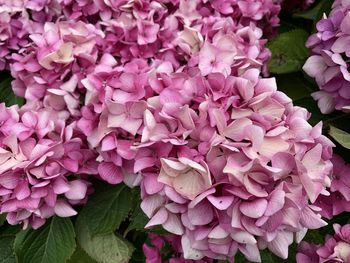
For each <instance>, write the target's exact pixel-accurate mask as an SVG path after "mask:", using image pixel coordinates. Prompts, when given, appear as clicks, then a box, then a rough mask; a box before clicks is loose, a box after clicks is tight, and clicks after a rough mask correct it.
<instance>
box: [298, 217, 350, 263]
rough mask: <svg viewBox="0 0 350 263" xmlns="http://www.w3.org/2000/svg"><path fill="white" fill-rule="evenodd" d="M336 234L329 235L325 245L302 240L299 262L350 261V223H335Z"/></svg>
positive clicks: (299, 249)
mask: <svg viewBox="0 0 350 263" xmlns="http://www.w3.org/2000/svg"><path fill="white" fill-rule="evenodd" d="M333 228H334V231H335V234H334V236H327V237H326V240H325V243H324V244H323V245H315V244H309V243H307V242H302V243H301V244H300V246H299V248H298V254H297V263H322V262H349V261H350V225H345V226H340V225H338V224H334V225H333Z"/></svg>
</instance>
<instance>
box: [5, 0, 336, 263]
mask: <svg viewBox="0 0 350 263" xmlns="http://www.w3.org/2000/svg"><path fill="white" fill-rule="evenodd" d="M0 1H1V0H0ZM56 1H57V2H55V0H52V2H50V1H49V2H47V3H46V2H45V3H44V2H43V1H35V0H33V1H18V6H21V11H18V12H19V13H18V14H17V13H16V15H13V16H10V20H9V21H10V23H6V24H7V25H8V24H11V23H12V22H11V21H12V19H17V18H18V17H21V16H24V14H26V13H27V12H28V10H27V9H30V8H31V6H32V5H35V4H37V5H39V7H35V8H36V9H35V10H36V11H38V12H39V13H38V14H42V12H43V14H42V15H38V17H39V18H40V19H42V20H40V19H39V18H34V17H35V16H33V15H32V14H31V15H30V16H29V17H30V19H32V20H33V21H37V20H38V23H41V26H40V28H39V27H38V30H33V31H30V30H27V29H26V28H25V27H23V26H20V28H24V29H23V30H24V31H25V33H23V34H22V35H23V39H25V40H24V42H23V43H24V44H23V45H22V44H21V45H20V46H18V48H17V47H16V48H13V49H11V50H14V51H16V50H18V49H19V48H20V50H19V51H18V52H14V53H13V54H12V55H11V59H10V60H6V61H5V62H4V63H8V65H9V67H10V70H11V74H12V76H13V78H14V80H13V82H12V87H13V90H14V92H15V94H16V95H17V96H21V97H24V98H25V99H26V104H25V105H24V106H23V107H21V108H18V107H17V106H12V107H9V108H6V107H5V106H4V105H2V106H1V108H0V110H1V111H0V112H1V114H0V118H1V122H0V123H1V126H0V135H1V137H0V139H1V140H0V141H1V144H0V147H1V148H0V154H1V155H0V157H1V159H0V160H1V163H0V187H1V188H0V212H1V213H2V212H6V213H8V215H7V220H8V221H9V222H10V223H11V224H17V223H23V224H24V226H27V225H32V226H33V227H39V226H40V225H42V224H43V223H44V222H45V219H46V218H48V217H50V216H52V215H55V214H56V215H58V216H71V215H74V214H75V213H76V212H75V210H74V209H73V207H72V206H73V205H75V204H81V203H84V202H85V201H86V198H87V194H89V193H90V192H91V188H90V184H89V176H94V177H97V178H99V179H102V180H104V181H106V182H108V183H110V184H118V183H121V182H123V181H124V182H125V183H126V184H128V185H129V186H139V185H140V187H141V198H142V204H141V208H142V209H143V211H144V212H145V214H146V215H147V216H148V217H149V218H150V221H149V222H148V224H147V227H152V226H155V225H162V226H163V228H164V229H166V230H167V231H168V232H170V233H171V234H173V235H175V236H173V237H171V238H172V239H173V240H175V241H176V244H177V245H174V249H175V251H178V252H179V253H182V254H183V259H182V256H180V262H182V261H181V260H185V259H186V260H201V259H203V260H207V258H211V259H233V258H234V255H235V254H236V252H237V251H241V252H242V253H243V254H244V255H245V256H246V258H247V259H248V260H251V261H255V262H259V261H260V260H261V258H260V253H259V250H261V249H265V248H268V249H269V250H271V251H272V252H273V253H275V254H276V255H278V256H280V257H282V258H287V256H288V246H289V245H290V244H291V243H293V241H294V240H295V241H297V242H299V241H300V240H301V239H302V237H303V236H304V234H305V233H306V231H307V230H308V229H316V228H319V227H321V226H324V225H325V222H324V221H323V220H322V219H321V215H320V208H319V207H318V206H317V205H316V204H315V201H316V200H317V199H318V197H319V196H322V195H328V194H329V193H328V191H327V190H326V188H327V187H329V186H331V178H330V174H331V171H332V163H331V161H330V159H331V156H332V147H333V146H334V145H333V143H332V142H331V141H330V140H328V139H327V138H326V137H325V136H323V135H322V133H321V132H322V123H319V124H317V125H316V126H315V127H312V126H311V125H310V124H308V122H307V120H308V118H309V113H308V112H307V111H306V110H305V109H303V108H300V107H295V106H293V104H292V101H291V99H290V98H288V97H287V96H286V95H285V94H284V93H282V92H279V91H277V86H276V82H275V79H273V78H262V75H266V74H267V68H266V62H267V60H268V59H269V57H270V52H269V50H268V49H266V48H265V43H266V40H265V39H263V37H264V36H267V35H268V34H269V33H271V31H272V28H274V27H276V26H277V25H278V17H277V14H278V12H279V9H280V5H279V3H276V2H275V1H272V0H261V1H258V0H248V1H247V0H244V1H243V0H228V1H221V0H217V1H216V0H214V1H207V0H194V1H192V0H158V1H146V0H138V1H134V0H121V1H114V2H113V1H107V0H105V1H102V0H99V1H90V0H79V1H70V0H56ZM51 3H52V6H55V7H56V6H57V10H58V11H57V12H56V11H55V12H54V13H52V12H51V11H50V10H52V9H51V8H49V7H50V6H51ZM46 4H47V5H46ZM56 4H57V5H56ZM16 5H17V4H16ZM5 6H7V5H5ZM53 10H56V9H53ZM5 12H7V13H8V12H9V11H5ZM46 12H47V13H46ZM33 14H34V13H33ZM46 17H47V18H46ZM56 18H57V19H56ZM32 20H30V21H32ZM4 32H5V35H6V34H7V33H6V32H7V31H4ZM13 32H15V31H13ZM13 32H12V31H11V34H7V35H9V36H11V38H5V37H4V42H1V45H0V46H4V47H5V48H7V49H6V50H7V51H6V52H7V53H6V56H7V54H11V51H8V50H10V49H8V43H10V42H11V41H12V40H10V39H12V37H14V39H15V42H16V41H17V42H18V41H19V42H21V41H22V37H18V36H16V34H14V33H13ZM7 35H6V36H7ZM8 39H9V40H8ZM0 40H1V39H0ZM1 41H2V40H1ZM25 41H27V42H25ZM6 59H7V57H6ZM175 241H174V242H175ZM154 242H155V243H154V244H155V247H156V249H154V248H152V247H147V246H145V248H144V249H145V252H146V254H148V256H149V257H150V258H156V259H155V260H157V257H158V250H159V248H160V245H158V243H161V242H160V241H159V240H158V241H157V240H156V238H155V240H154ZM150 260H151V261H150V262H152V259H150ZM185 262H187V261H185ZM190 262H191V261H190Z"/></svg>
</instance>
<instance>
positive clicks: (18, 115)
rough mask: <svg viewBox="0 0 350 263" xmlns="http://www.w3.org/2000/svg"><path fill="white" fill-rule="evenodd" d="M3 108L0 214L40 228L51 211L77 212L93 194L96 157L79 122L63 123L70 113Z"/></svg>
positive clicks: (52, 213)
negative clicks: (79, 130)
mask: <svg viewBox="0 0 350 263" xmlns="http://www.w3.org/2000/svg"><path fill="white" fill-rule="evenodd" d="M0 107H1V119H2V121H1V127H0V133H1V148H0V152H1V155H0V173H1V175H0V212H1V213H7V221H8V222H9V223H10V224H18V223H23V227H24V228H26V227H27V226H28V225H31V226H32V227H34V228H38V227H40V226H41V225H42V224H44V222H45V219H46V218H48V217H50V216H52V215H58V216H61V217H67V216H72V215H75V214H76V211H75V210H74V209H73V207H72V206H73V205H76V204H82V203H84V202H85V201H86V200H87V194H88V193H89V192H91V191H90V190H91V189H90V183H89V182H88V181H87V180H86V179H87V175H88V174H96V172H97V170H96V168H97V163H96V161H95V160H94V159H96V156H95V154H94V153H93V152H92V151H91V150H89V149H88V148H86V146H85V145H84V141H83V140H82V139H81V138H80V137H79V136H77V134H76V131H75V125H76V124H75V123H74V122H73V123H71V124H69V125H68V124H66V123H65V122H66V120H67V118H68V115H67V112H66V113H65V112H54V111H50V110H46V109H40V108H39V109H37V107H36V106H35V105H25V106H24V107H22V108H21V109H20V110H18V108H16V106H13V107H10V108H6V107H5V106H4V104H1V105H0ZM73 134H74V135H73ZM74 174H80V175H81V176H80V177H78V176H75V175H74Z"/></svg>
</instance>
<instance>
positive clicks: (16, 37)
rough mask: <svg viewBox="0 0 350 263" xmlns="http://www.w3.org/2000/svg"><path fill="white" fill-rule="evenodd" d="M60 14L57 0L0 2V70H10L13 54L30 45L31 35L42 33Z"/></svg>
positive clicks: (5, 0) (3, 0) (11, 0)
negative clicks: (46, 25)
mask: <svg viewBox="0 0 350 263" xmlns="http://www.w3.org/2000/svg"><path fill="white" fill-rule="evenodd" d="M60 13H61V7H60V6H59V4H58V2H57V1H56V0H15V1H13V0H0V32H1V33H0V70H3V69H9V64H8V62H9V61H11V55H12V53H16V52H18V51H19V50H21V48H24V47H26V46H28V45H30V39H29V38H28V37H29V35H30V34H32V33H41V32H42V31H43V25H44V23H45V22H50V21H53V20H55V19H57V18H58V16H59V15H60Z"/></svg>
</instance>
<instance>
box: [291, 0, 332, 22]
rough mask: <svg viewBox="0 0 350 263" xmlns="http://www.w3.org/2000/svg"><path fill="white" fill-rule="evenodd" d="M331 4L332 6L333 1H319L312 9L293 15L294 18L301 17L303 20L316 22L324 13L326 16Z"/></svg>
mask: <svg viewBox="0 0 350 263" xmlns="http://www.w3.org/2000/svg"><path fill="white" fill-rule="evenodd" d="M332 4H333V1H329V0H321V1H319V3H318V4H317V5H316V6H315V7H314V8H312V9H310V10H307V11H305V12H302V13H297V14H294V17H301V18H305V19H308V20H313V21H315V22H317V21H318V20H320V19H321V17H322V15H323V14H324V13H326V14H327V13H328V12H329V10H330V9H331V6H332Z"/></svg>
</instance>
